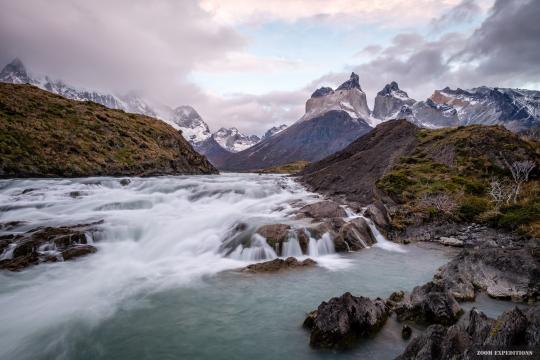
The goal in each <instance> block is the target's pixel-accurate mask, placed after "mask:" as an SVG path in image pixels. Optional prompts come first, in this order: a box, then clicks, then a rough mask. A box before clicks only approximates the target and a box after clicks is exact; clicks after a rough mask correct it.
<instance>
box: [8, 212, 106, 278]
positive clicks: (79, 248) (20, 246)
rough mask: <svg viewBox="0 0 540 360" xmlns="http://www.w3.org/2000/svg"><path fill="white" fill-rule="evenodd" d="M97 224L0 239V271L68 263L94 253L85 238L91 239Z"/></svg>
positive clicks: (37, 231)
mask: <svg viewBox="0 0 540 360" xmlns="http://www.w3.org/2000/svg"><path fill="white" fill-rule="evenodd" d="M101 223H102V222H96V223H92V224H84V225H75V226H66V227H58V228H53V227H46V228H38V229H34V230H30V231H28V232H26V233H24V234H20V235H3V236H0V251H2V258H3V260H0V269H6V270H11V271H18V270H21V269H23V268H26V267H28V266H31V265H36V264H39V263H41V262H55V261H63V260H72V259H74V258H77V257H80V256H84V255H87V254H91V253H94V252H96V251H97V249H96V248H95V247H94V246H92V245H89V244H88V243H87V242H88V241H87V236H88V237H92V236H93V234H94V233H95V232H97V231H98V229H97V228H96V226H97V225H99V224H101Z"/></svg>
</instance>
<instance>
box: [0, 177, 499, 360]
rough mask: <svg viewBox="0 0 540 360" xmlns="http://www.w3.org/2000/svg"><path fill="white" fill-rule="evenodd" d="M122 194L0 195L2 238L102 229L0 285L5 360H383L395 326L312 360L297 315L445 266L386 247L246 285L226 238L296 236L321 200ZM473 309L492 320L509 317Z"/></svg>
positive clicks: (182, 184)
mask: <svg viewBox="0 0 540 360" xmlns="http://www.w3.org/2000/svg"><path fill="white" fill-rule="evenodd" d="M129 180H130V181H129V183H127V184H126V183H124V184H122V183H121V179H117V178H83V179H42V180H41V179H35V180H2V181H0V223H6V222H10V221H21V222H22V223H21V224H20V225H19V226H18V227H17V228H16V229H14V230H10V232H24V231H27V230H30V229H32V228H35V227H37V226H60V225H69V224H83V223H89V222H94V221H98V220H104V223H103V224H102V225H100V229H101V230H102V231H101V232H100V233H99V234H98V235H97V237H96V240H99V241H96V242H95V243H94V245H95V246H96V247H97V248H98V252H97V253H96V254H94V255H91V256H87V257H85V258H81V259H78V260H77V261H73V262H65V263H64V262H59V263H47V264H41V265H39V266H35V267H32V268H29V269H26V270H24V271H21V272H16V273H9V272H1V273H0V358H1V359H255V358H257V359H276V358H281V359H319V358H321V359H330V358H331V359H334V358H335V359H348V358H359V356H360V357H363V358H373V359H390V358H393V357H395V356H396V355H397V354H399V353H400V352H401V351H402V350H403V348H404V347H405V346H406V343H405V342H404V341H403V340H402V339H401V337H400V329H401V328H400V325H399V324H398V323H397V322H395V321H393V320H390V321H389V322H388V323H387V325H386V326H385V327H384V328H383V330H382V331H381V333H380V334H379V335H378V336H377V337H375V338H373V339H368V340H364V341H363V342H362V343H361V344H360V345H359V346H358V347H356V348H354V349H352V350H350V351H347V352H331V351H323V352H321V351H315V350H312V349H310V347H309V345H308V342H309V335H308V333H307V332H306V331H304V330H303V329H302V327H301V324H302V321H303V319H304V317H305V314H306V313H307V312H309V311H311V310H312V309H314V308H316V307H317V305H318V304H319V303H320V302H321V301H323V300H327V299H329V298H330V297H332V296H337V295H341V294H342V293H343V292H345V291H350V292H351V293H353V294H354V295H363V296H368V297H377V296H379V297H386V296H388V295H389V294H390V293H391V292H392V291H395V290H399V289H402V290H410V289H412V287H414V286H416V285H420V284H423V283H424V282H426V281H429V280H430V279H431V277H432V275H433V273H434V272H435V270H436V269H437V268H438V267H439V266H441V265H443V264H444V263H446V262H447V261H448V260H449V257H450V255H451V254H450V252H448V251H444V250H440V249H430V248H427V247H421V246H412V245H411V246H407V247H399V246H398V247H396V246H395V245H394V244H388V243H385V242H384V238H382V239H380V242H379V243H378V246H373V247H372V248H369V249H364V250H362V251H360V252H357V253H346V254H332V253H329V252H328V251H319V252H316V253H313V254H312V255H314V254H315V255H316V256H312V257H314V258H315V260H316V261H317V262H318V263H319V266H317V267H314V268H310V269H302V270H298V271H290V272H282V273H278V274H246V273H241V272H238V271H235V269H238V268H240V267H243V266H246V265H247V264H249V263H250V262H249V261H248V258H249V257H248V258H246V256H242V249H241V248H240V249H236V251H234V252H230V251H229V252H225V251H224V250H223V240H224V237H225V235H226V234H227V233H228V232H229V231H230V229H231V228H232V227H234V226H235V224H238V223H246V224H248V225H250V226H256V225H258V224H265V223H278V222H289V223H291V224H295V223H296V222H297V221H295V220H292V219H291V217H290V215H291V213H292V211H293V207H292V205H291V204H295V203H299V202H308V203H309V202H312V201H316V200H317V199H318V197H317V195H316V194H313V193H310V192H308V191H306V190H305V189H304V188H303V187H302V186H300V185H298V184H297V183H295V182H294V181H293V180H292V179H290V178H287V177H283V176H278V175H256V174H222V175H219V176H178V177H156V178H131V179H129ZM379 236H381V235H380V234H379ZM226 253H229V255H228V256H226V255H225V254H226ZM245 254H246V252H244V255H245ZM4 256H6V254H4ZM482 304H483V306H482V309H483V310H486V311H488V312H489V311H490V310H491V311H492V312H497V313H496V314H490V315H492V316H493V315H497V314H498V313H499V312H500V311H502V309H504V308H506V307H507V305H505V304H503V305H501V303H499V302H494V301H492V300H486V299H484V301H483V302H482Z"/></svg>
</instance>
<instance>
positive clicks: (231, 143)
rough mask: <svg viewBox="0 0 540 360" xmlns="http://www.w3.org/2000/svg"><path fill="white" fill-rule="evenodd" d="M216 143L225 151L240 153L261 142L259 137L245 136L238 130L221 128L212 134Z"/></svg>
mask: <svg viewBox="0 0 540 360" xmlns="http://www.w3.org/2000/svg"><path fill="white" fill-rule="evenodd" d="M212 137H213V138H214V140H216V142H217V143H218V144H219V145H221V147H223V148H224V149H225V150H228V151H230V152H239V151H242V150H245V149H248V148H250V147H252V146H253V145H255V144H256V143H258V142H259V141H261V139H260V138H259V137H258V136H257V135H245V134H243V133H241V132H240V131H238V129H237V128H234V127H232V128H229V129H226V128H221V129H219V130H218V131H216V132H215V133H213V134H212Z"/></svg>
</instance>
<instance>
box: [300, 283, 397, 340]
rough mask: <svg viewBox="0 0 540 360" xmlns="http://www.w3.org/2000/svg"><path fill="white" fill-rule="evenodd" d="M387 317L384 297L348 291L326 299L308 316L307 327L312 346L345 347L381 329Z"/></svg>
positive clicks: (305, 322)
mask: <svg viewBox="0 0 540 360" xmlns="http://www.w3.org/2000/svg"><path fill="white" fill-rule="evenodd" d="M387 317H388V309H387V307H386V305H385V303H384V301H383V300H381V299H375V300H370V299H368V298H366V297H361V296H360V297H356V296H353V295H351V294H350V293H348V292H347V293H345V294H343V295H342V296H340V297H335V298H332V299H330V300H329V301H328V302H322V303H321V304H320V305H319V307H318V308H317V310H316V311H315V312H312V313H310V314H309V315H308V317H307V318H306V320H305V321H304V326H305V327H307V328H308V329H310V330H311V336H310V345H311V346H313V347H317V348H336V349H343V348H348V347H350V346H352V345H353V344H354V343H355V342H356V341H357V340H358V339H359V338H361V337H366V336H369V335H371V334H373V333H375V332H376V331H378V330H379V329H380V328H381V327H382V325H383V324H384V323H385V321H386V319H387Z"/></svg>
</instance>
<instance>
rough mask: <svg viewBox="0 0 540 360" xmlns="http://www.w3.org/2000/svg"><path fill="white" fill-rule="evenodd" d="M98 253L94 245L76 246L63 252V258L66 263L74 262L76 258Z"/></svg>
mask: <svg viewBox="0 0 540 360" xmlns="http://www.w3.org/2000/svg"><path fill="white" fill-rule="evenodd" d="M96 251H97V249H96V247H95V246H92V245H75V246H72V247H69V248H67V249H66V250H64V251H62V258H63V259H64V261H67V260H73V259H74V258H78V257H81V256H85V255H88V254H93V253H95V252H96Z"/></svg>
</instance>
